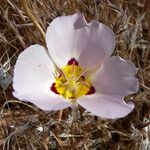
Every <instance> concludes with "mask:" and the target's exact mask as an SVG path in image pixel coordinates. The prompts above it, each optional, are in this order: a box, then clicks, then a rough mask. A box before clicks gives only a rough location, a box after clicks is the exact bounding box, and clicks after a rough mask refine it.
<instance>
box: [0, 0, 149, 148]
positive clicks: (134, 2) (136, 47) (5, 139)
mask: <svg viewBox="0 0 150 150" xmlns="http://www.w3.org/2000/svg"><path fill="white" fill-rule="evenodd" d="M29 7H30V9H31V11H32V13H33V14H34V16H35V17H36V19H37V20H38V22H39V25H40V26H41V27H42V28H43V30H44V31H46V28H47V26H48V23H49V22H51V21H52V20H53V19H54V18H55V17H57V16H60V15H67V14H73V13H75V12H83V13H84V14H85V17H86V19H88V21H90V20H91V19H98V20H99V21H101V22H103V23H105V24H107V25H108V26H110V27H111V28H112V29H113V30H114V32H115V34H116V38H117V45H116V49H115V52H114V55H120V56H121V57H123V58H124V59H126V58H127V59H128V58H129V59H131V60H132V61H133V62H134V63H135V64H136V66H137V68H138V69H139V70H138V74H137V78H138V79H139V81H140V89H139V91H138V93H136V94H134V95H130V96H128V97H126V100H127V101H128V100H133V101H134V102H135V105H136V107H135V109H134V111H133V112H132V113H131V114H129V115H128V116H127V117H125V118H122V119H118V120H104V119H101V118H98V117H95V116H92V115H91V114H89V113H87V112H85V110H84V109H83V108H81V107H79V108H78V109H77V110H76V114H75V116H76V117H75V120H73V116H72V115H73V113H72V109H70V108H68V109H65V110H63V112H62V116H61V112H60V111H58V112H43V111H42V110H39V109H38V108H36V107H35V106H33V105H32V104H29V103H21V102H19V101H17V100H15V99H14V97H13V96H12V90H13V89H12V76H13V68H14V64H15V61H16V59H17V56H18V55H19V53H20V52H21V51H23V50H24V49H25V48H26V47H28V46H29V45H32V44H35V43H39V44H42V45H43V44H44V43H43V40H42V37H41V34H40V32H39V31H38V30H37V28H36V27H35V26H34V25H33V22H32V21H31V20H30V19H29V17H28V15H27V14H26V13H25V11H24V9H23V5H22V0H0V108H1V111H0V149H3V150H19V149H20V150H49V149H52V150H53V149H65V150H76V149H83V150H139V149H140V150H148V148H150V143H149V137H150V127H149V123H150V118H149V114H150V9H149V8H150V2H149V0H130V1H128V0H38V1H37V0H29ZM60 117H61V119H60Z"/></svg>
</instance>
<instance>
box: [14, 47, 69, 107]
mask: <svg viewBox="0 0 150 150" xmlns="http://www.w3.org/2000/svg"><path fill="white" fill-rule="evenodd" d="M53 72H54V66H53V63H52V62H51V60H50V59H49V57H48V56H47V54H46V52H45V50H44V48H43V47H42V46H40V45H33V46H30V47H28V48H27V49H26V50H24V51H23V52H22V53H21V54H20V55H19V57H18V60H17V62H16V65H15V68H14V78H13V88H14V92H13V94H14V96H15V97H17V98H18V99H20V100H23V101H29V102H32V103H34V104H35V105H37V106H38V107H40V108H42V109H46V110H55V109H59V108H60V109H62V108H63V107H66V106H68V105H66V102H65V101H64V100H62V101H61V98H57V96H55V94H54V96H55V97H54V96H53V95H52V94H53V93H52V92H51V91H50V87H51V85H52V83H53V82H54V78H53V75H52V73H53ZM59 103H60V104H59ZM63 103H64V106H63ZM59 106H60V107H59Z"/></svg>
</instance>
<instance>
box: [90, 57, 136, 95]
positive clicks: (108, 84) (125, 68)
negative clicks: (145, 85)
mask: <svg viewBox="0 0 150 150" xmlns="http://www.w3.org/2000/svg"><path fill="white" fill-rule="evenodd" d="M136 72H137V69H136V67H135V65H134V64H133V63H132V62H131V61H129V60H123V59H122V58H120V57H118V56H113V57H111V58H110V59H108V60H107V61H106V62H105V63H104V64H103V65H102V66H101V67H100V69H99V70H98V71H97V73H96V74H95V76H94V77H93V80H94V81H93V85H94V87H95V88H96V91H97V92H98V93H102V94H109V95H120V96H125V95H128V94H131V93H135V92H137V90H138V87H139V84H138V80H137V79H136V78H135V77H134V76H135V74H136Z"/></svg>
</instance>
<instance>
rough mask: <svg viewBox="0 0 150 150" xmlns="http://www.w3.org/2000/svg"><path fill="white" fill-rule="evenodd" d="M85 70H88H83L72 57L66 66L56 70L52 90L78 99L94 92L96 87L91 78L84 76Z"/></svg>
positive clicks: (65, 96)
mask: <svg viewBox="0 0 150 150" xmlns="http://www.w3.org/2000/svg"><path fill="white" fill-rule="evenodd" d="M85 72H86V70H83V69H82V68H81V67H80V66H79V64H78V62H77V61H76V60H75V59H74V58H72V59H71V60H69V61H68V64H67V65H66V66H64V67H62V68H61V70H60V71H59V72H56V74H55V82H54V83H53V84H52V86H51V91H53V92H54V93H56V94H59V95H61V96H63V97H64V98H66V99H77V98H79V97H81V96H84V95H90V94H94V93H95V88H94V87H93V86H92V83H91V81H90V79H89V78H86V77H85V76H84V74H85Z"/></svg>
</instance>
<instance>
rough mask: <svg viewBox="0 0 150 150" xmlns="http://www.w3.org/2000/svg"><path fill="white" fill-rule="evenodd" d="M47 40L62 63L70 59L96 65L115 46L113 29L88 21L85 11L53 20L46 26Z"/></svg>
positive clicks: (55, 56) (51, 51) (57, 59)
mask: <svg viewBox="0 0 150 150" xmlns="http://www.w3.org/2000/svg"><path fill="white" fill-rule="evenodd" d="M46 42H47V46H48V49H49V52H50V54H51V56H52V58H53V59H55V61H56V63H57V64H58V65H60V66H64V65H66V64H67V62H68V61H69V60H70V59H71V58H75V59H76V60H77V61H79V63H81V65H83V66H93V65H95V64H97V63H101V62H102V61H103V60H104V59H105V58H106V57H108V56H110V55H111V54H112V52H113V50H114V47H115V38H114V33H113V32H112V30H111V29H110V28H109V27H107V26H105V25H104V24H102V23H98V22H96V21H92V22H91V23H90V24H87V23H86V21H85V18H84V16H83V15H82V14H75V15H72V16H62V17H58V18H56V19H54V20H53V21H52V22H51V23H50V25H49V27H48V29H47V32H46Z"/></svg>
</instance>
